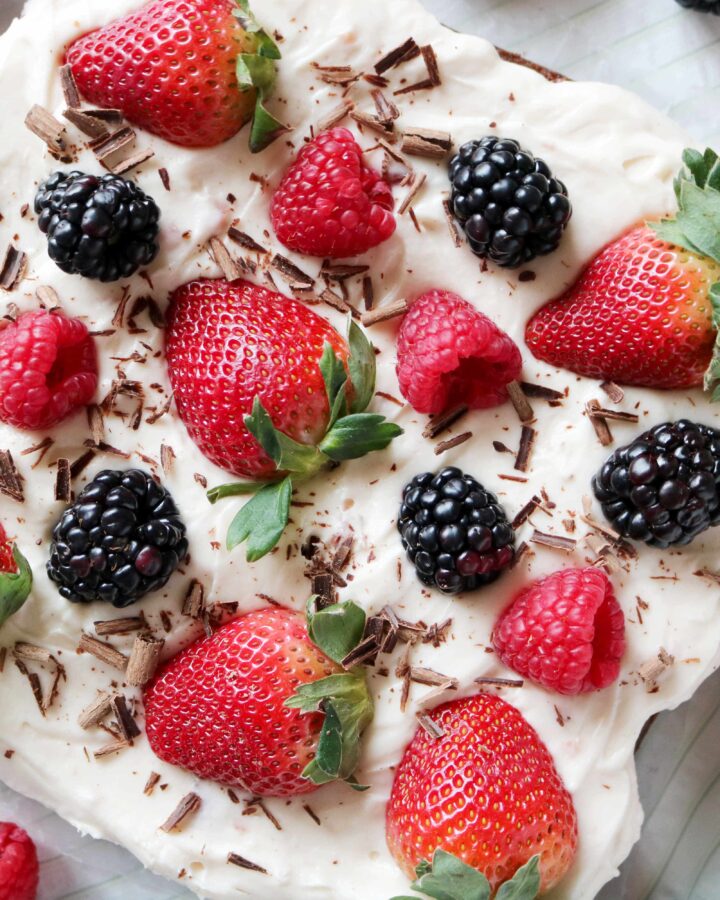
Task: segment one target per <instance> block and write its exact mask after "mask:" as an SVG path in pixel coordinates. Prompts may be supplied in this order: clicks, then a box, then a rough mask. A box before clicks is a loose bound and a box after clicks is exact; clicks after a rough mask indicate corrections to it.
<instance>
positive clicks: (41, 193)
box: [35, 172, 160, 281]
mask: <svg viewBox="0 0 720 900" xmlns="http://www.w3.org/2000/svg"><path fill="white" fill-rule="evenodd" d="M35 212H36V213H37V215H38V226H39V228H40V231H42V232H43V234H45V235H47V240H48V254H49V256H50V259H52V260H53V261H54V262H55V263H57V265H58V267H59V268H60V269H62V270H63V272H68V273H69V274H71V275H83V276H84V277H85V278H94V279H96V280H98V281H117V280H118V279H120V278H129V277H130V275H132V274H133V273H134V272H136V271H137V270H138V269H139V268H140V267H141V266H147V265H148V264H149V263H151V262H152V261H153V260H154V259H155V257H156V256H157V252H158V244H157V236H158V221H159V219H160V210H159V209H158V207H157V205H156V204H155V201H154V200H153V199H152V198H151V197H148V196H147V195H146V194H145V193H144V192H143V191H142V190H141V189H140V188H139V187H138V186H137V185H136V184H135V183H134V182H132V181H127V180H126V179H125V178H120V176H119V175H102V176H97V175H85V174H84V173H83V172H70V173H67V172H55V173H54V174H53V175H51V176H50V177H49V178H48V179H47V181H44V182H43V183H42V184H41V185H40V187H39V188H38V192H37V194H36V195H35Z"/></svg>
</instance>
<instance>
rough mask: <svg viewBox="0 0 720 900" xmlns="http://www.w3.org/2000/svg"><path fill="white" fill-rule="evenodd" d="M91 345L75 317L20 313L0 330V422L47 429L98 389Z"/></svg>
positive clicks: (84, 404) (89, 397)
mask: <svg viewBox="0 0 720 900" xmlns="http://www.w3.org/2000/svg"><path fill="white" fill-rule="evenodd" d="M97 376H98V370H97V357H96V355H95V344H94V342H93V339H92V337H91V336H90V334H89V333H88V330H87V328H86V327H85V325H84V324H83V323H82V322H81V321H80V320H79V319H71V318H69V317H68V316H64V315H59V314H57V313H48V312H28V313H23V314H22V315H21V316H19V318H18V319H17V321H15V322H12V323H10V324H9V325H6V326H5V328H4V329H3V330H2V331H0V421H2V422H7V423H8V424H9V425H14V426H15V427H16V428H27V429H37V428H50V427H52V426H53V425H57V423H58V422H60V421H62V420H63V419H64V418H66V417H67V416H68V415H70V413H71V412H73V410H75V409H77V408H78V407H80V406H86V405H87V404H88V403H89V402H90V401H91V400H92V397H93V395H94V393H95V388H96V387H97Z"/></svg>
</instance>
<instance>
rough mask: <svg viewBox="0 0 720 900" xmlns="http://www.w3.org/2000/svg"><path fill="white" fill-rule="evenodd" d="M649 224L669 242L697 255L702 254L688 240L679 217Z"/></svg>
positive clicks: (659, 235) (658, 234)
mask: <svg viewBox="0 0 720 900" xmlns="http://www.w3.org/2000/svg"><path fill="white" fill-rule="evenodd" d="M648 225H649V226H650V228H652V230H653V231H654V232H655V234H657V236H658V237H659V238H661V239H662V240H663V241H665V242H666V243H667V244H674V245H675V246H676V247H683V248H684V249H685V250H688V251H689V252H690V253H694V254H695V255H696V256H702V253H700V251H699V250H698V248H697V247H695V246H694V245H693V244H692V242H691V241H689V240H688V238H687V236H686V235H685V233H684V231H683V230H682V227H681V226H680V223H679V222H678V220H677V219H661V220H660V221H659V222H648Z"/></svg>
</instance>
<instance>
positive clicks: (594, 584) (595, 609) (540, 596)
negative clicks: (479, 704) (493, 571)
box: [493, 567, 625, 694]
mask: <svg viewBox="0 0 720 900" xmlns="http://www.w3.org/2000/svg"><path fill="white" fill-rule="evenodd" d="M493 643H494V645H495V650H496V651H497V654H498V656H499V657H500V659H501V660H502V661H503V662H504V663H505V665H506V666H509V667H510V668H511V669H514V670H515V671H516V672H518V673H519V674H520V675H523V676H524V677H525V678H529V679H531V680H532V681H535V682H537V683H538V684H542V685H544V687H546V688H548V690H551V691H557V692H558V693H560V694H581V693H586V692H588V691H598V690H601V689H602V688H605V687H608V686H609V685H611V684H612V683H613V682H614V681H617V678H618V675H619V674H620V660H621V659H622V655H623V653H624V652H625V617H624V616H623V612H622V609H621V608H620V605H619V604H618V602H617V600H616V599H615V594H614V593H613V587H612V584H611V583H610V581H609V579H608V577H607V575H606V574H605V573H604V572H602V571H601V570H600V569H595V568H592V567H590V568H587V569H562V570H561V571H559V572H554V573H553V574H552V575H548V576H547V577H545V578H541V579H540V580H539V581H536V582H534V583H533V584H530V585H528V586H527V587H526V588H525V589H524V590H522V591H521V592H520V593H519V594H518V595H517V597H515V599H514V600H513V601H512V603H511V604H510V606H509V607H508V608H507V609H506V610H505V611H504V612H503V614H502V615H501V616H500V618H499V619H498V622H497V624H496V625H495V630H494V632H493Z"/></svg>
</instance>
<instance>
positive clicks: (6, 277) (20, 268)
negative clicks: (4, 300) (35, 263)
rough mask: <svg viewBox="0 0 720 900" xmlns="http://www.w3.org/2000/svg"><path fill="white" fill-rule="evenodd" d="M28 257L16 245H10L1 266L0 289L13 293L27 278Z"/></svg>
mask: <svg viewBox="0 0 720 900" xmlns="http://www.w3.org/2000/svg"><path fill="white" fill-rule="evenodd" d="M26 271H27V255H26V254H25V253H23V251H22V250H18V249H17V247H15V245H14V244H8V247H7V250H6V251H5V256H4V257H3V261H2V265H0V288H2V289H3V290H4V291H13V290H15V288H16V287H17V286H18V284H20V282H21V281H22V280H23V278H24V277H25V272H26Z"/></svg>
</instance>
